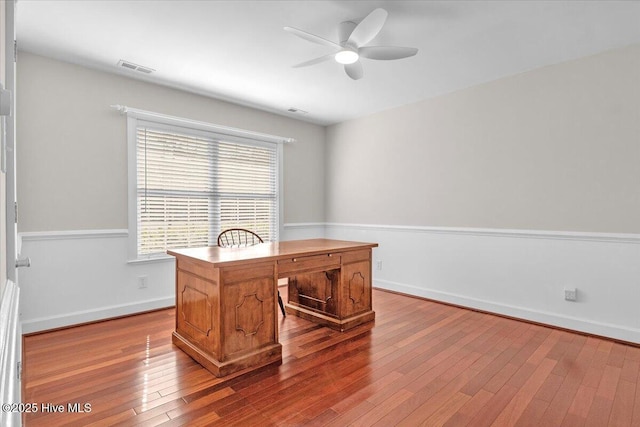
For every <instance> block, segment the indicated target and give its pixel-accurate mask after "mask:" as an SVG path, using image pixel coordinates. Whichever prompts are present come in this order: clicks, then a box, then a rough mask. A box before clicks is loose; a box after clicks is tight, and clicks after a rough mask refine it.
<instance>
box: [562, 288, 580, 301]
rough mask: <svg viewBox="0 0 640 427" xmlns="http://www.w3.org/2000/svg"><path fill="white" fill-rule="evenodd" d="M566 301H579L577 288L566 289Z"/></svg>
mask: <svg viewBox="0 0 640 427" xmlns="http://www.w3.org/2000/svg"><path fill="white" fill-rule="evenodd" d="M564 299H565V300H566V301H576V300H577V299H578V290H577V289H576V288H570V289H569V288H565V290H564Z"/></svg>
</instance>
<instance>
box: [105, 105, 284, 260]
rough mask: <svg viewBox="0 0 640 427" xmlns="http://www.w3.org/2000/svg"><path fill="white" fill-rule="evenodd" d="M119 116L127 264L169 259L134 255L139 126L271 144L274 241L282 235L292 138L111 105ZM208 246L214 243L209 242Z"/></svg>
mask: <svg viewBox="0 0 640 427" xmlns="http://www.w3.org/2000/svg"><path fill="white" fill-rule="evenodd" d="M115 107H116V108H118V109H119V110H120V111H121V112H122V113H123V114H126V115H127V158H128V161H127V163H128V178H127V185H128V206H127V219H128V234H129V238H128V244H127V246H128V248H127V252H128V259H129V263H136V262H154V261H162V260H172V259H173V257H171V256H169V255H167V254H163V253H157V254H148V255H147V254H139V253H138V231H139V230H138V218H137V214H138V212H137V209H138V201H137V196H138V185H137V184H138V182H137V175H138V174H137V172H138V166H137V135H136V134H137V128H138V126H139V124H140V123H149V124H151V125H155V126H157V128H159V129H173V130H176V131H180V130H181V129H182V130H183V131H184V132H186V133H189V134H193V135H206V136H207V137H209V138H211V137H213V138H215V139H222V140H224V141H225V142H232V143H239V144H245V145H250V146H269V145H272V144H273V145H275V148H276V174H275V175H276V176H275V178H276V216H277V218H276V221H275V222H276V226H277V231H276V232H277V236H276V238H277V240H279V239H280V236H281V235H282V232H283V228H284V222H283V214H282V213H283V207H284V192H283V169H284V167H283V160H284V149H283V145H284V143H288V142H293V139H292V138H284V137H279V136H274V135H268V134H262V133H258V132H253V131H246V130H242V129H236V128H230V127H225V126H220V125H216V124H211V123H206V122H199V121H195V120H190V119H183V118H179V117H172V116H166V115H162V114H158V113H152V112H148V111H143V110H136V109H131V108H128V107H121V106H115ZM211 244H214V243H213V242H211Z"/></svg>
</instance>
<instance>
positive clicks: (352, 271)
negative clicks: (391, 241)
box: [167, 239, 378, 377]
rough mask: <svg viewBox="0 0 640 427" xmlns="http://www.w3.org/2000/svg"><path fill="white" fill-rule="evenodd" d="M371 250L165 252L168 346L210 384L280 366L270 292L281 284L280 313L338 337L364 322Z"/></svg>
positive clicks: (298, 246)
mask: <svg viewBox="0 0 640 427" xmlns="http://www.w3.org/2000/svg"><path fill="white" fill-rule="evenodd" d="M377 246H378V245H377V243H358V242H347V241H342V240H328V239H312V240H295V241H288V242H275V243H264V244H260V245H256V246H251V247H248V248H221V247H218V246H213V247H206V248H193V249H181V250H173V251H167V253H168V254H169V255H173V256H175V257H176V330H175V332H174V333H173V343H174V344H175V345H176V346H178V347H179V348H180V349H182V350H183V351H184V352H185V353H187V354H188V355H189V356H191V357H192V358H193V359H195V360H196V361H198V362H199V363H200V364H201V365H202V366H204V367H205V368H207V369H208V370H209V371H211V372H213V373H214V374H215V375H216V376H218V377H221V376H225V375H228V374H230V373H233V372H237V371H240V370H242V369H246V368H258V367H261V366H265V365H269V364H272V363H282V345H281V344H280V343H279V342H278V324H277V321H278V311H277V310H278V305H277V295H278V294H277V285H278V279H279V278H285V277H286V278H289V284H288V288H289V302H288V303H287V306H286V310H287V312H288V313H290V314H295V315H297V316H300V317H303V318H305V319H309V320H312V321H315V322H318V323H321V324H323V325H327V326H329V327H331V328H333V329H337V330H340V331H344V330H346V329H350V328H353V327H355V326H357V325H360V324H362V323H365V322H369V321H372V320H373V319H374V318H375V313H374V312H373V310H372V306H371V249H372V248H374V247H377Z"/></svg>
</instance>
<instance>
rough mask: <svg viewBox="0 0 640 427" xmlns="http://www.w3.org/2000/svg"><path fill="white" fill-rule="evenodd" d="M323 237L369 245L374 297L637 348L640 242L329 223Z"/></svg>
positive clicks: (522, 232)
mask: <svg viewBox="0 0 640 427" xmlns="http://www.w3.org/2000/svg"><path fill="white" fill-rule="evenodd" d="M326 237H327V238H336V239H345V240H356V241H365V242H377V243H379V245H380V246H379V247H378V248H375V249H374V251H373V259H374V262H373V270H374V271H373V276H374V286H376V287H378V288H382V289H389V290H393V291H398V292H403V293H407V294H411V295H416V296H421V297H425V298H430V299H433V300H438V301H443V302H447V303H452V304H457V305H461V306H465V307H470V308H475V309H479V310H484V311H489V312H493V313H498V314H502V315H506V316H513V317H517V318H521V319H527V320H531V321H534V322H540V323H544V324H549V325H555V326H558V327H561V328H567V329H571V330H576V331H582V332H586V333H590V334H595V335H601V336H607V337H611V338H615V339H619V340H624V341H628V342H634V343H640V310H639V309H638V307H640V235H635V234H634V235H628V234H603V233H568V232H547V231H544V232H538V231H527V230H487V229H464V228H436V227H404V226H371V225H358V224H335V223H334V224H331V223H329V224H326ZM378 262H381V270H378V269H377V267H378ZM564 288H576V289H577V301H575V302H570V301H565V300H564Z"/></svg>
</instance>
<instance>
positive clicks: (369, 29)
mask: <svg viewBox="0 0 640 427" xmlns="http://www.w3.org/2000/svg"><path fill="white" fill-rule="evenodd" d="M386 20H387V11H386V10H384V9H375V10H374V11H373V12H371V13H370V14H368V15H367V16H366V17H365V18H364V19H363V20H362V21H360V23H359V24H358V25H357V26H356V28H354V29H353V31H352V32H351V35H350V36H349V39H348V40H347V44H350V45H355V46H357V47H360V46H362V45H365V44H367V43H369V42H370V41H371V40H373V38H374V37H375V36H377V35H378V33H379V32H380V30H381V29H382V26H383V25H384V21H386Z"/></svg>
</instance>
